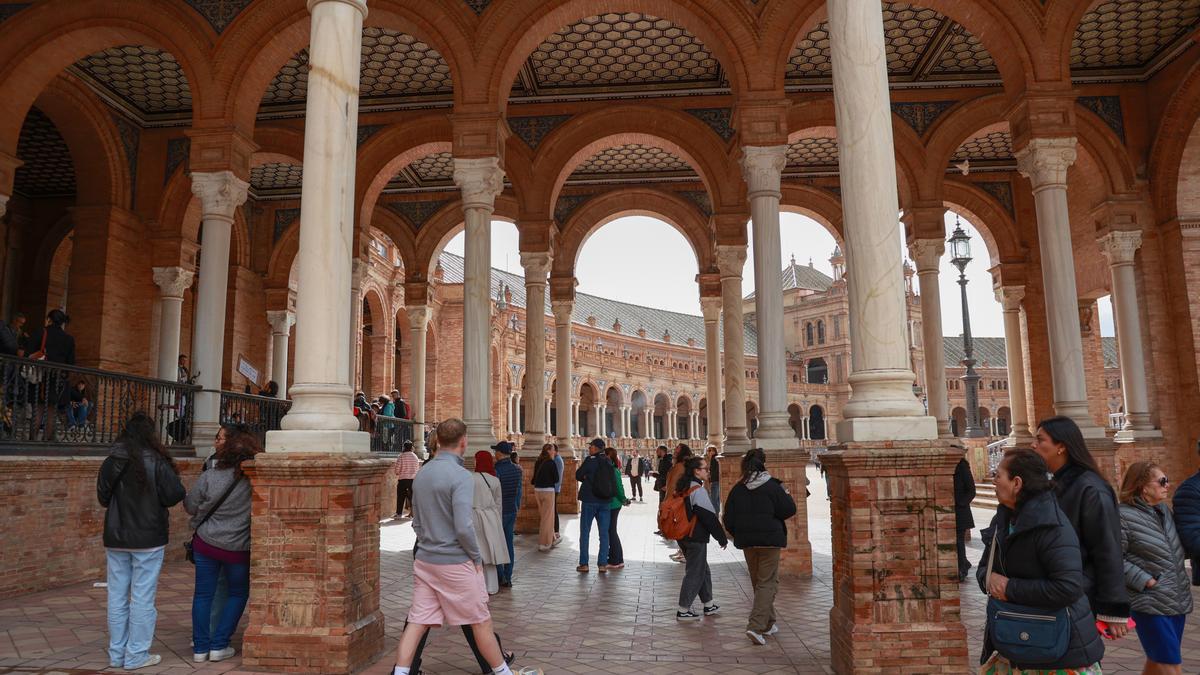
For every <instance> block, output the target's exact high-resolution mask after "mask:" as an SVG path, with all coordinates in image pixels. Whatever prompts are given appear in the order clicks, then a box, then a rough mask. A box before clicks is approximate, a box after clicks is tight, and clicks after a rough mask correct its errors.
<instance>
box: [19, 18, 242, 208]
mask: <svg viewBox="0 0 1200 675" xmlns="http://www.w3.org/2000/svg"><path fill="white" fill-rule="evenodd" d="M212 35H213V33H212V28H211V27H210V26H209V25H208V24H207V23H206V22H205V21H204V19H203V18H202V17H201V16H200V15H199V14H197V13H196V12H195V11H193V10H192V9H191V8H190V7H188V6H187V5H186V4H184V2H182V0H165V1H163V2H151V3H141V2H127V1H125V0H75V1H73V2H43V3H36V4H34V5H33V6H30V7H27V8H25V9H23V10H21V11H20V12H18V13H17V14H16V15H15V16H13V17H12V18H11V19H9V20H7V21H5V22H4V23H3V24H2V26H0V64H4V65H3V66H0V152H7V153H9V154H12V155H16V147H17V138H18V136H19V135H20V132H21V123H22V122H23V121H24V119H25V115H26V113H28V112H29V107H30V106H31V105H32V104H33V102H34V99H36V98H37V96H38V95H39V94H41V92H42V90H44V89H45V88H46V86H47V85H49V84H50V83H51V81H53V80H54V78H55V77H57V76H58V75H59V73H61V72H63V71H64V70H65V69H66V68H67V67H68V66H70V65H71V64H73V63H75V62H76V61H78V60H79V59H81V58H83V57H85V56H87V55H88V54H92V53H95V52H98V51H100V50H102V49H107V48H109V47H117V46H120V45H128V44H135V45H147V46H152V47H155V48H157V49H162V50H164V51H167V52H170V53H171V55H172V56H174V57H175V59H176V60H177V61H178V62H179V65H180V67H181V68H182V69H183V71H184V73H185V75H186V76H187V80H188V86H189V88H190V89H191V91H192V104H193V107H194V109H196V110H199V109H201V108H202V106H204V105H206V104H208V102H209V100H210V99H212V98H215V97H217V96H219V94H218V93H217V88H215V87H214V85H213V82H212V76H211V74H210V72H209V63H210V59H209V48H210V44H211V40H212ZM3 187H7V186H0V188H3Z"/></svg>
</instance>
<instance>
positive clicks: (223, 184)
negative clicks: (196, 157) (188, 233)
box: [192, 171, 250, 222]
mask: <svg viewBox="0 0 1200 675" xmlns="http://www.w3.org/2000/svg"><path fill="white" fill-rule="evenodd" d="M249 187H250V184H249V183H247V182H246V181H244V180H242V179H240V178H238V177H237V176H235V175H233V172H232V171H213V172H209V173H200V172H193V173H192V194H194V195H196V197H197V198H199V199H200V213H201V217H202V218H214V217H215V218H222V219H225V220H228V221H230V222H233V213H234V211H235V210H237V207H239V206H241V205H242V204H243V203H244V202H245V201H246V196H247V194H248V192H247V190H248V189H249Z"/></svg>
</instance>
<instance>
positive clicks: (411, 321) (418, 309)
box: [404, 305, 433, 329]
mask: <svg viewBox="0 0 1200 675" xmlns="http://www.w3.org/2000/svg"><path fill="white" fill-rule="evenodd" d="M404 313H405V314H407V315H408V326H409V328H410V329H411V328H412V327H414V326H421V327H422V328H428V326H429V319H430V318H431V317H432V316H433V310H431V309H430V308H429V305H411V306H409V307H405V308H404Z"/></svg>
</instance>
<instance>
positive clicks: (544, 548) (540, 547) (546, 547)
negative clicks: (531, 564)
mask: <svg viewBox="0 0 1200 675" xmlns="http://www.w3.org/2000/svg"><path fill="white" fill-rule="evenodd" d="M552 548H554V546H553V545H543V544H538V550H539V551H541V552H542V553H545V552H546V551H549V550H550V549H552Z"/></svg>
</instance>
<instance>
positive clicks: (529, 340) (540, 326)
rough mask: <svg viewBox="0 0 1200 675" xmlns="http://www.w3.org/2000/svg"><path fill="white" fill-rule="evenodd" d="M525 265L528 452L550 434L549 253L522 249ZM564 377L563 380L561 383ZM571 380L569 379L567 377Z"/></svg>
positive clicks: (540, 447) (525, 392)
mask: <svg viewBox="0 0 1200 675" xmlns="http://www.w3.org/2000/svg"><path fill="white" fill-rule="evenodd" d="M521 266H522V267H524V268H525V391H524V398H525V443H524V448H523V449H524V450H525V451H526V452H533V453H539V452H541V451H542V444H543V443H545V442H546V437H547V436H548V435H549V430H548V429H547V423H548V422H549V421H550V418H549V413H548V410H549V408H550V403H549V402H548V401H547V400H546V309H545V307H546V275H547V274H549V272H550V254H549V253H545V252H528V251H522V252H521ZM561 381H562V380H560V382H561ZM567 381H568V382H569V381H570V379H569V378H568V380H567Z"/></svg>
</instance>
